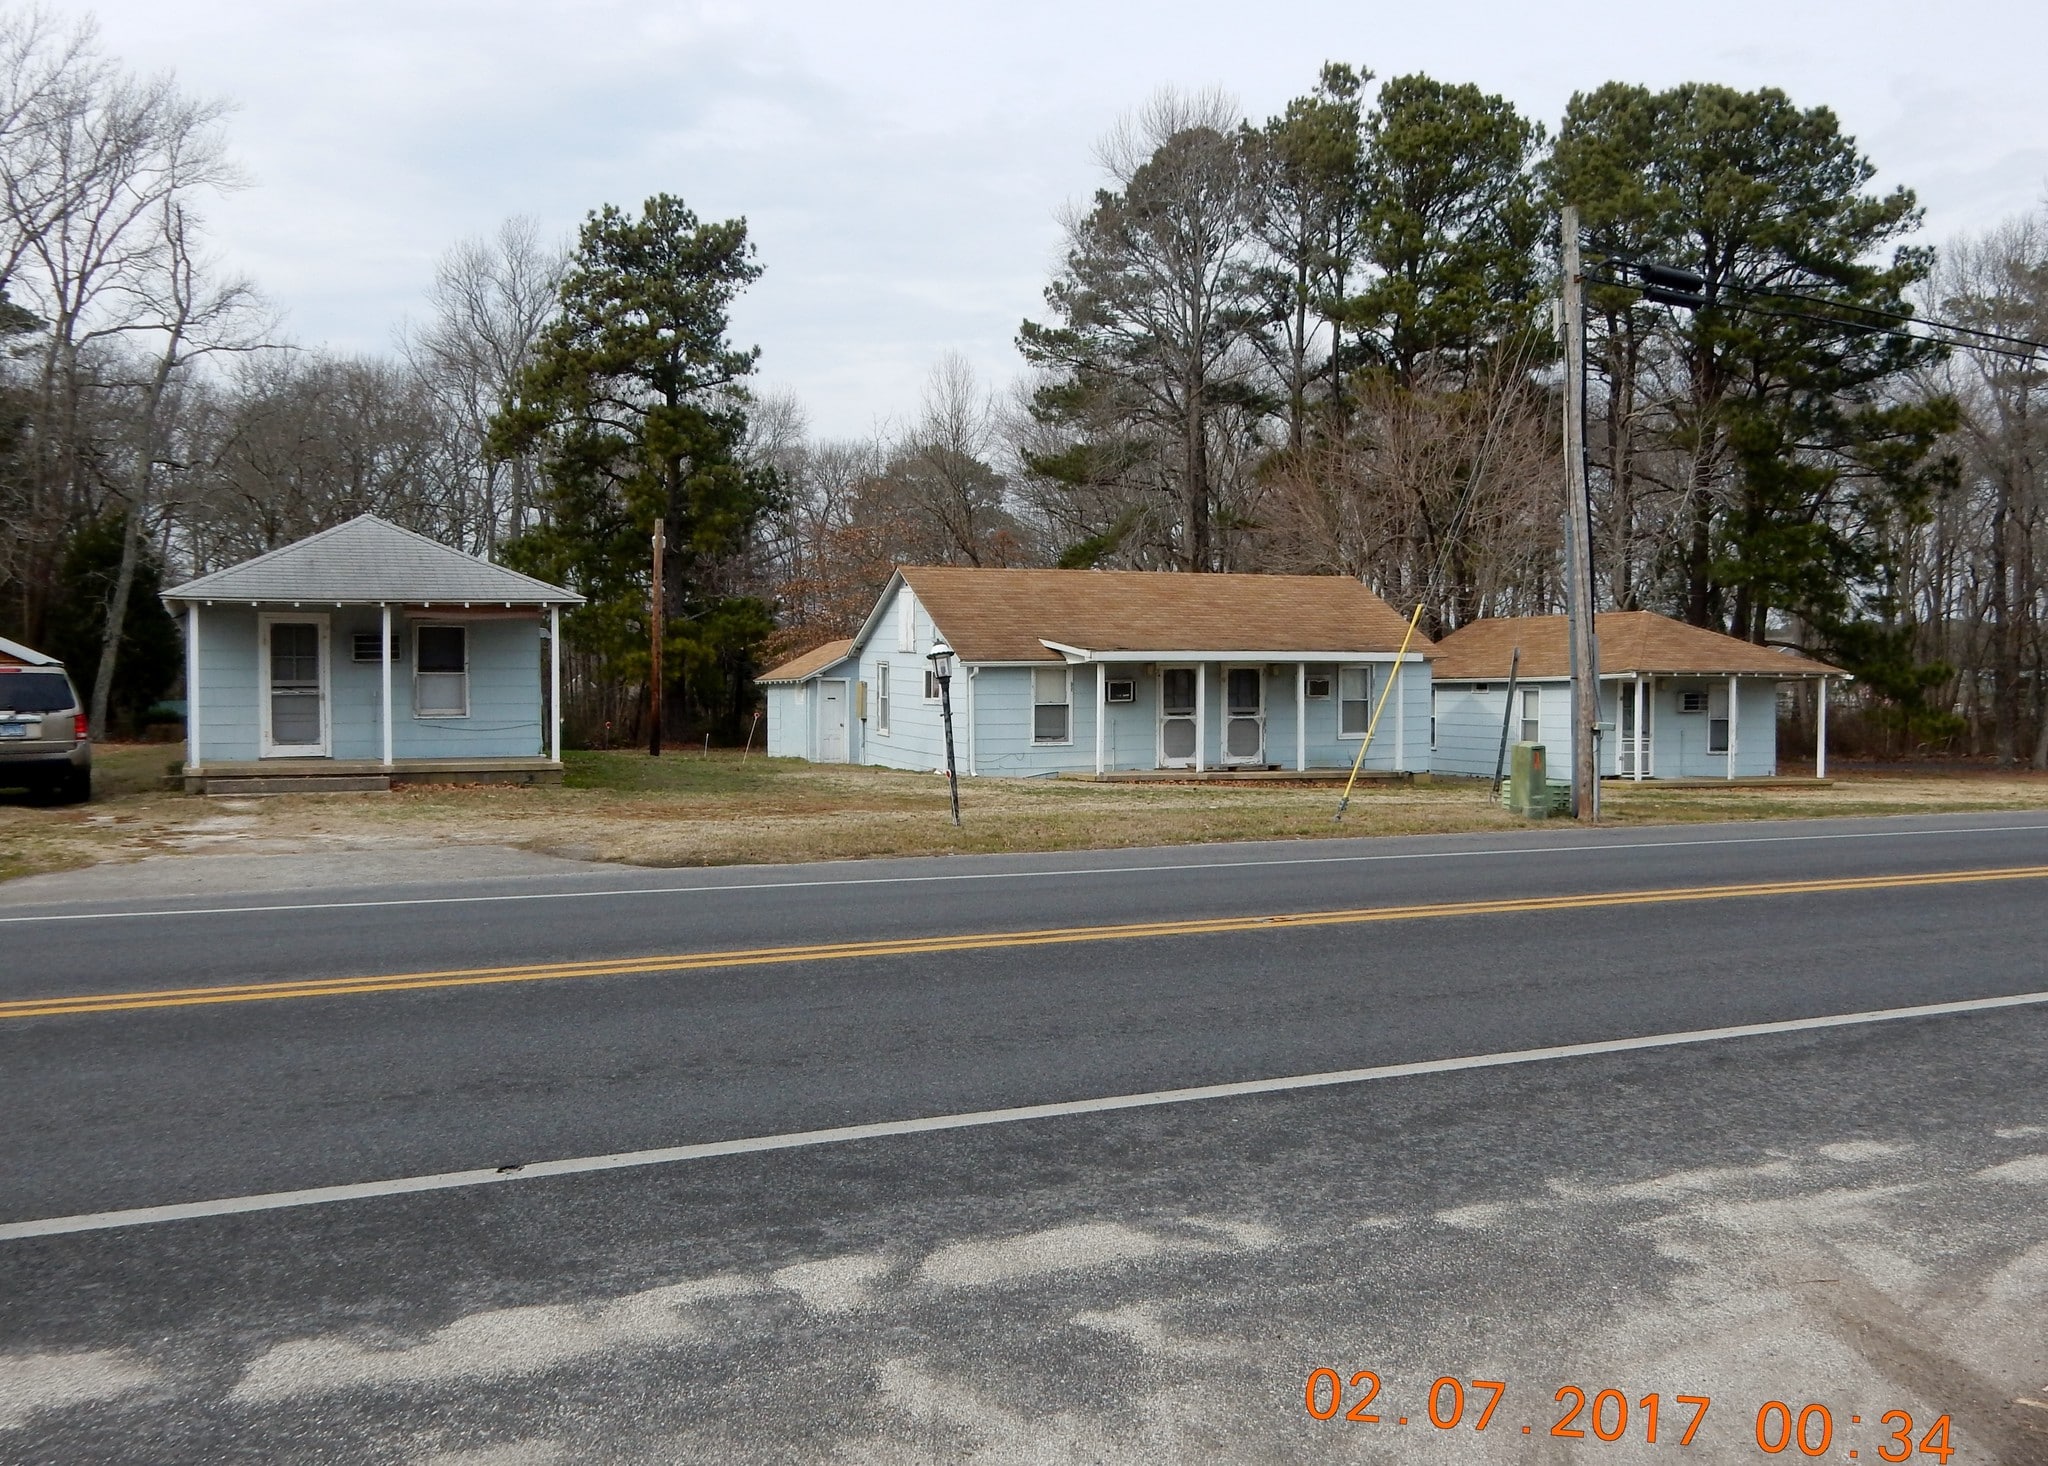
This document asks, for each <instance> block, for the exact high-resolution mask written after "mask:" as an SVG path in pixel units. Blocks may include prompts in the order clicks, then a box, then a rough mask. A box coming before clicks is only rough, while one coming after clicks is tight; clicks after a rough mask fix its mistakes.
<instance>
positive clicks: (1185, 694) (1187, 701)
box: [1159, 667, 1199, 769]
mask: <svg viewBox="0 0 2048 1466" xmlns="http://www.w3.org/2000/svg"><path fill="white" fill-rule="evenodd" d="M1198 736H1199V734H1198V732H1197V730H1196V728H1195V669H1194V668H1193V667H1161V668H1160V669H1159V767H1161V768H1162V769H1191V768H1193V767H1194V766H1195V739H1196V738H1197V737H1198Z"/></svg>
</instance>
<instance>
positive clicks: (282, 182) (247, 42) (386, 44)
mask: <svg viewBox="0 0 2048 1466" xmlns="http://www.w3.org/2000/svg"><path fill="white" fill-rule="evenodd" d="M69 8H70V7H69V6H62V7H60V9H69ZM94 10H95V13H96V14H97V15H98V17H99V20H100V23H101V29H102V34H103V37H104V41H105V43H106V46H107V49H108V50H109V51H111V52H113V53H114V54H116V55H118V56H120V57H121V58H122V59H124V60H125V61H127V62H128V63H129V64H131V65H133V66H135V67H137V68H140V69H143V70H158V69H164V68H168V69H171V70H174V71H175V72H176V73H177V74H178V76H179V78H180V79H181V80H182V81H183V82H184V83H185V85H186V86H187V87H188V89H190V90H193V91H196V92H199V93H202V94H207V95H215V96H221V97H226V98H228V99H231V100H232V101H233V102H234V103H236V105H237V107H238V110H237V112H236V113H235V115H234V117H233V119H232V121H231V123H230V131H231V137H232V140H233V144H234V148H235V151H236V153H237V155H238V156H239V158H240V159H241V161H242V163H243V165H244V168H245V170H246V172H247V173H248V175H249V177H250V180H251V186H250V187H249V188H248V189H247V190H246V191H244V192H242V193H240V194H238V195H236V196H235V197H233V198H231V199H229V200H227V201H225V202H222V203H220V204H218V205H216V206H215V207H214V208H213V210H212V211H211V213H212V222H213V231H214V234H215V237H216V239H217V240H218V241H219V244H220V246H221V247H222V249H223V251H224V252H225V253H226V255H227V256H228V257H229V258H230V259H231V260H232V261H233V262H234V264H235V265H237V266H238V267H240V268H241V269H243V270H245V271H246V272H247V273H249V274H250V275H251V276H252V277H253V278H254V279H255V280H256V282H257V283H258V284H259V285H260V286H261V287H262V288H263V289H264V290H265V292H266V293H267V294H268V295H269V296H270V297H271V299H272V300H273V301H275V302H276V304H277V305H278V306H280V307H281V308H282V309H283V311H284V313H285V319H286V321H287V324H288V327H289V329H290V331H291V333H292V334H293V336H294V337H295V338H296V339H297V340H300V341H302V342H305V343H308V344H324V345H327V346H330V347H333V348H336V349H339V350H348V351H383V350H386V349H388V348H389V346H390V345H391V342H392V340H393V335H394V332H395V330H396V328H397V327H398V325H399V323H400V322H401V321H402V320H403V319H404V318H405V317H406V316H407V315H409V314H410V315H414V316H417V315H418V314H419V313H420V311H421V301H422V299H423V296H424V292H425V290H426V287H427V283H428V281H429V280H430V279H431V277H432V273H433V266H434V261H435V259H436V258H437V257H438V256H439V255H440V254H441V252H442V251H443V250H445V249H446V248H447V247H448V245H449V244H450V243H452V242H453V241H455V240H457V239H460V238H462V237H464V236H468V235H478V234H484V233H488V232H489V231H491V230H492V229H494V228H495V227H496V225H497V224H498V222H499V221H500V220H501V219H503V218H505V217H506V216H508V215H512V214H530V215H533V216H535V217H537V218H538V219H539V220H540V221H541V222H542V224H543V225H544V226H545V227H546V228H547V229H548V230H550V231H557V232H559V233H560V234H561V235H562V236H563V237H565V238H566V237H567V236H569V235H570V234H571V233H572V232H573V230H574V228H575V226H576V224H577V223H578V222H579V221H580V220H581V218H582V217H583V215H584V214H585V213H587V212H588V211H589V210H590V209H592V208H595V207H597V206H598V205H600V204H603V203H608V202H610V203H618V204H620V205H624V206H629V207H630V206H634V205H637V204H638V202H639V201H640V200H641V199H643V198H645V197H646V196H647V195H649V194H651V193H655V192H659V191H664V190H665V191H667V192H670V193H675V194H680V195H681V196H682V197H683V198H684V199H686V200H687V201H688V202H689V204H690V206H691V207H692V208H694V209H695V210H696V211H697V212H698V214H699V215H700V216H702V217H705V218H725V217H729V216H732V215H744V216H745V217H746V219H747V221H748V224H749V226H750V229H751V231H752V234H753V237H754V239H755V241H756V243H757V245H758V248H759V251H760V259H761V262H762V264H763V265H764V266H765V267H766V274H765V275H764V276H763V277H762V279H761V281H760V282H759V283H758V284H757V285H755V286H754V288H753V289H752V290H751V291H750V292H749V294H748V296H747V297H746V298H745V300H744V302H743V303H742V305H741V306H740V308H739V310H738V312H737V315H736V318H735V322H734V325H735V334H736V336H737V338H738V339H739V340H740V341H742V342H745V343H754V344H758V345H760V347H761V348H762V358H761V377H760V385H762V386H763V387H765V388H770V389H782V390H788V391H792V392H794V393H795V394H796V395H797V396H798V398H799V399H800V400H801V401H802V402H803V404H804V406H805V408H806V410H807V412H808V414H809V417H810V421H811V424H812V427H813V429H814V430H815V431H816V432H818V433H820V434H821V435H828V436H830V435H853V434H859V433H864V432H867V431H869V430H870V429H872V428H874V427H875V426H877V425H878V424H880V423H883V422H886V421H887V420H889V419H890V418H892V417H900V416H902V415H903V414H905V413H906V412H907V411H908V410H909V409H910V408H911V407H912V405H913V404H914V403H915V401H916V399H917V396H918V392H919V388H920V385H921V383H922V381H923V379H924V377H925V375H926V373H927V372H928V371H929V369H930V367H931V365H932V363H933V362H934V361H936V360H937V359H938V358H939V357H940V356H941V355H942V354H944V353H945V352H948V351H957V352H959V353H961V354H962V355H964V356H966V357H967V358H968V359H969V360H970V361H971V362H973V363H974V364H975V365H976V367H977V368H979V369H980V370H981V371H982V372H983V373H984V374H985V375H986V376H988V377H989V378H990V379H991V380H992V381H995V382H1003V381H1007V380H1008V379H1010V378H1011V377H1013V376H1014V375H1015V374H1016V371H1017V358H1016V353H1015V349H1014V347H1013V345H1012V339H1013V337H1014V336H1015V334H1016V329H1017V324H1018V322H1019V320H1020V319H1022V318H1023V317H1025V316H1026V315H1030V314H1034V313H1036V312H1037V310H1038V308H1039V305H1040V300H1039V292H1040V291H1041V290H1042V288H1043V286H1044V283H1045V279H1046V276H1047V272H1048V268H1049V266H1050V265H1051V263H1052V262H1053V259H1054V257H1055V254H1056V250H1057V245H1058V228H1057V225H1056V223H1055V214H1056V212H1057V211H1058V209H1059V207H1060V206H1061V204H1062V203H1063V202H1065V201H1067V200H1070V199H1078V198H1085V197H1086V196H1087V194H1088V193H1089V191H1090V190H1092V189H1093V188H1094V187H1095V186H1096V184H1097V182H1098V175H1097V172H1096V167H1095V163H1094V155H1093V145H1094V142H1095V140H1096V139H1097V138H1099V137H1100V136H1101V135H1102V134H1103V132H1104V131H1105V130H1107V129H1108V128H1109V126H1110V125H1111V124H1112V123H1113V122H1114V121H1115V120H1116V118H1117V117H1118V116H1119V115H1120V114H1121V113H1123V112H1125V111H1127V110H1128V109H1130V108H1131V107H1133V106H1134V105H1136V104H1138V103H1139V102H1141V101H1143V100H1144V99H1145V97H1146V96H1148V95H1149V94H1150V93H1151V92H1153V91H1154V90H1155V89H1157V88H1159V87H1161V86H1165V85H1172V86H1179V87H1187V88H1196V87H1206V86H1221V87H1223V88H1225V89H1227V90H1228V91H1229V92H1230V93H1232V94H1233V95H1234V96H1235V97H1236V98H1237V99H1238V100H1239V102H1240V103H1241V104H1242V106H1243V108H1244V110H1245V112H1246V113H1247V114H1248V115H1252V116H1256V117H1265V116H1267V115H1269V114H1270V113H1273V112H1275V111H1278V110H1279V109H1280V108H1281V107H1282V106H1283V105H1284V103H1285V102H1286V100H1287V99H1288V98H1289V97H1291V96H1295V95H1298V94H1300V93H1301V92H1304V91H1306V90H1308V89H1309V87H1310V86H1311V85H1312V84H1313V82H1314V79H1315V76H1316V72H1317V70H1318V68H1319V67H1320V65H1321V63H1322V62H1323V61H1325V60H1326V59H1327V60H1346V61H1351V62H1353V63H1355V64H1359V65H1363V66H1368V67H1370V68H1372V69H1373V70H1374V71H1375V72H1377V73H1378V74H1380V75H1381V76H1392V75H1397V74H1400V73H1402V72H1408V71H1417V70H1421V71H1427V72H1430V73H1431V74H1433V75H1437V76H1440V77H1443V78H1445V79H1447V80H1453V81H1474V82H1477V83H1478V84H1479V85H1481V86H1482V87H1484V88H1486V89H1487V90H1489V91H1498V92H1501V93H1504V94H1505V95H1506V96H1508V97H1509V98H1511V99H1512V100H1513V101H1514V102H1515V103H1516V104H1517V105H1519V106H1520V107H1521V108H1522V109H1523V110H1524V111H1525V112H1527V113H1528V114H1530V115H1531V116H1534V117H1536V118H1539V119H1542V120H1543V121H1544V122H1545V123H1546V124H1549V125H1551V126H1552V127H1554V126H1555V122H1556V119H1557V117H1558V116H1559V114H1560V113H1561V112H1562V110H1563V107H1564V104H1565V101H1566V99H1567V98H1568V97H1569V96H1570V95H1571V94H1572V93H1573V92H1574V91H1579V90H1583V89H1586V88H1589V87H1592V86H1597V85H1598V84H1600V83H1601V82H1604V81H1609V80H1627V81H1635V82H1641V83H1644V84H1647V85H1650V86H1668V85H1671V84H1673V83H1676V82H1681V81H1693V80H1697V81H1714V82H1724V83H1727V84H1729V85H1732V86H1738V87H1745V88H1746V87H1756V86H1763V85H1775V86H1780V87H1783V88H1784V89H1785V90H1787V91H1788V92H1790V93H1791V95H1792V97H1793V98H1794V99H1795V100H1796V101H1797V102H1799V103H1800V104H1801V105H1808V106H1810V105H1826V106H1829V107H1832V108H1834V109H1835V111H1836V112H1837V113H1838V114H1839V115H1840V117H1841V118H1842V121H1843V125H1844V127H1845V128H1846V129H1847V130H1848V131H1849V132H1850V133H1852V134H1853V135H1854V136H1855V137H1856V138H1857V139H1858V140H1859V142H1860V143H1861V144H1862V146H1863V148H1864V150H1865V151H1866V153H1867V154H1868V155H1869V156H1870V157H1871V159H1872V160H1873V161H1874V162H1875V163H1876V164H1877V165H1878V167H1879V169H1880V170H1881V171H1880V182H1881V183H1882V184H1884V185H1885V186H1890V185H1893V184H1899V183H1903V184H1906V185H1908V186H1910V187H1912V188H1913V189H1915V190H1916V191H1917V192H1918V193H1919V195H1920V198H1921V201H1922V203H1923V204H1924V205H1925V206H1926V209H1927V214H1928V229H1927V232H1928V235H1929V236H1930V237H1931V238H1932V239H1934V240H1936V241H1939V240H1944V239H1947V238H1949V237H1951V236H1952V235H1954V234H1955V233H1956V232H1958V231H1964V230H1974V229H1980V228H1983V227H1985V226H1987V225H1989V224H1992V223H1995V222H1996V221H1998V220H1999V219H2001V218H2004V217H2005V216H2007V215H2010V214H2013V213H2017V212H2020V211H2023V210H2027V209H2030V208H2034V207H2037V206H2039V205H2040V203H2041V201H2042V199H2043V198H2044V196H2048V106H2044V103H2043V99H2042V92H2041V76H2042V64H2043V56H2044V53H2048V44H2044V43H2048V4H2044V3H2043V0H1951V3H1948V4H1940V3H1926V0H1915V3H1904V0H1722V3H1720V4H1717V5H1713V6H1684V7H1680V6H1676V5H1654V4H1640V5H1623V6H1604V7H1602V6H1591V5H1583V4H1581V5H1564V6H1557V5H1536V4H1512V3H1503V0H1487V3H1473V0H1427V3H1418V0H1404V3H1399V4H1392V3H1385V0H1330V3H1303V4H1278V3H1271V0H1269V3H1267V4H1264V5H1260V4H1255V3H1245V0H1232V3H1221V0H1172V3H1155V0H1147V3H1119V0H1086V3H1079V0H1013V3H1010V4H1006V5H1002V6H992V5H977V4H974V3H971V0H968V3H961V0H952V3H938V0H929V3H881V0H867V3H847V0H839V3H829V4H828V3H815V0H788V3H783V4H775V5H766V4H748V3H742V0H727V3H678V0H633V3H620V0H576V3H573V4H571V3H566V0H488V3H485V0H404V3H398V0H349V3H346V4H340V5H332V4H320V5H315V4H312V3H309V0H203V3H194V0H100V3H99V4H97V5H96V6H95V7H94Z"/></svg>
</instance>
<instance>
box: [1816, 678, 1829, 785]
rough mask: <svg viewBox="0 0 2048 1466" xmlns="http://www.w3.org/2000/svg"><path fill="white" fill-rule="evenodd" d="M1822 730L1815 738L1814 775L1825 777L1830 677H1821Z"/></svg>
mask: <svg viewBox="0 0 2048 1466" xmlns="http://www.w3.org/2000/svg"><path fill="white" fill-rule="evenodd" d="M1817 721H1818V722H1819V723H1820V731H1819V732H1818V733H1816V734H1815V735H1814V739H1813V776H1814V778H1816V779H1825V778H1826V777H1827V776H1828V679H1827V678H1825V677H1823V678H1821V679H1820V707H1819V708H1818V709H1817Z"/></svg>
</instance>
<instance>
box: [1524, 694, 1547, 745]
mask: <svg viewBox="0 0 2048 1466" xmlns="http://www.w3.org/2000/svg"><path fill="white" fill-rule="evenodd" d="M1542 741H1543V689H1542V688H1540V687H1525V688H1523V689H1522V742H1524V743H1541V742H1542Z"/></svg>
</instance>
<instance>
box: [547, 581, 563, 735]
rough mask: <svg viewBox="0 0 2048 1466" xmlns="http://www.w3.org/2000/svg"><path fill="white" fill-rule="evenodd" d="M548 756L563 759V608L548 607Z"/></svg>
mask: <svg viewBox="0 0 2048 1466" xmlns="http://www.w3.org/2000/svg"><path fill="white" fill-rule="evenodd" d="M548 758H549V759H551V760H552V761H553V762H555V763H560V762H561V761H562V608H561V607H560V606H549V607H548Z"/></svg>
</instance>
